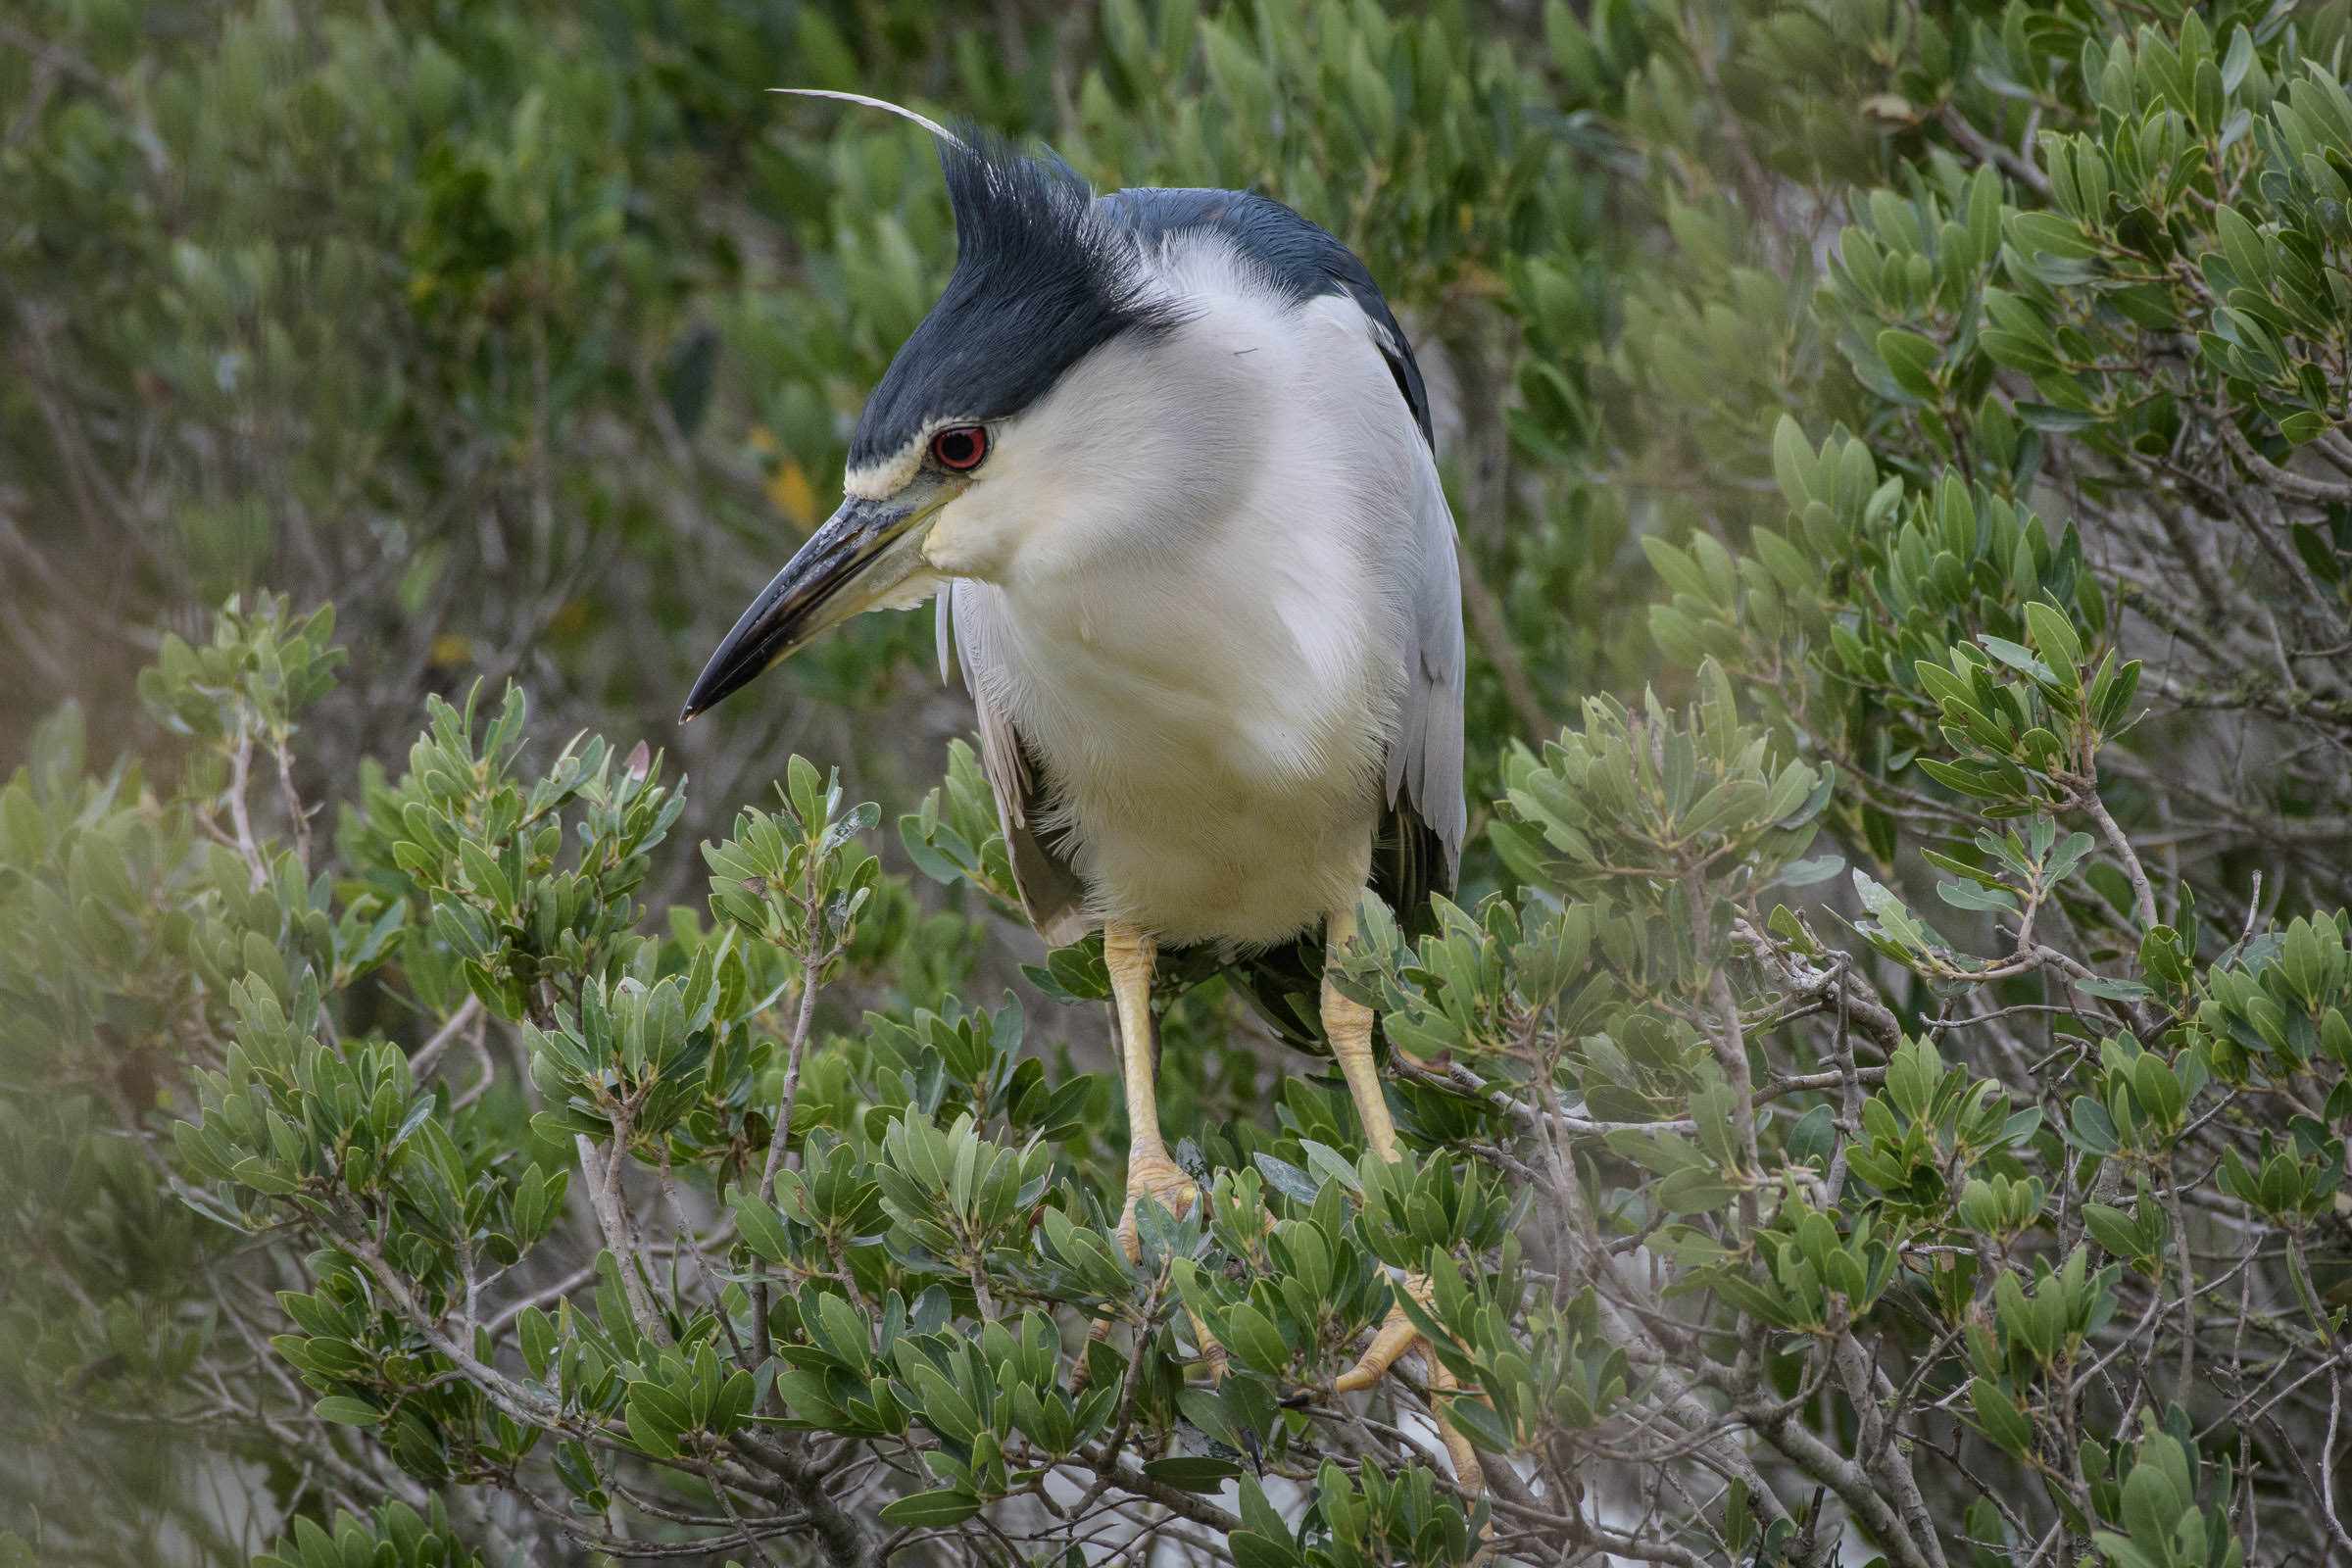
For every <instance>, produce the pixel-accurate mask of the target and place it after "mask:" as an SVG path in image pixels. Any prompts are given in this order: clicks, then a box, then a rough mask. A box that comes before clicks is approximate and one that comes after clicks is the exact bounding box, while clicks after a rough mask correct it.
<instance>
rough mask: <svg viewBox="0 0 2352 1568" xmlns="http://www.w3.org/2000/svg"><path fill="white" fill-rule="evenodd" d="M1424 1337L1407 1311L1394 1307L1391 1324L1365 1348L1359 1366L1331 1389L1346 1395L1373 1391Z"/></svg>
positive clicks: (1357, 1359)
mask: <svg viewBox="0 0 2352 1568" xmlns="http://www.w3.org/2000/svg"><path fill="white" fill-rule="evenodd" d="M1420 1338H1421V1335H1420V1331H1419V1330H1417V1329H1415V1328H1414V1327H1413V1324H1412V1320H1411V1319H1410V1318H1408V1317H1406V1316H1405V1315H1404V1308H1403V1307H1401V1306H1392V1307H1390V1308H1389V1317H1388V1321H1387V1322H1385V1323H1383V1324H1381V1326H1380V1332H1379V1333H1378V1334H1376V1335H1374V1336H1373V1337H1372V1343H1371V1344H1370V1345H1368V1346H1366V1347H1365V1348H1364V1353H1363V1354H1362V1355H1360V1356H1358V1357H1357V1358H1356V1362H1355V1365H1353V1366H1351V1367H1349V1368H1348V1370H1347V1371H1345V1372H1343V1373H1341V1374H1340V1375H1339V1376H1338V1377H1337V1378H1335V1379H1333V1380H1332V1385H1331V1386H1332V1387H1333V1388H1334V1389H1336V1390H1338V1391H1339V1392H1340V1393H1342V1394H1354V1393H1356V1392H1357V1391H1358V1390H1361V1389H1368V1388H1370V1387H1371V1386H1372V1385H1373V1384H1375V1383H1378V1382H1379V1381H1380V1380H1381V1379H1382V1378H1385V1377H1387V1376H1388V1375H1389V1368H1390V1367H1392V1366H1394V1365H1396V1364H1397V1357H1398V1356H1400V1355H1402V1354H1404V1352H1405V1351H1407V1350H1409V1349H1411V1348H1413V1345H1414V1343H1415V1342H1416V1341H1418V1340H1419V1339H1420Z"/></svg>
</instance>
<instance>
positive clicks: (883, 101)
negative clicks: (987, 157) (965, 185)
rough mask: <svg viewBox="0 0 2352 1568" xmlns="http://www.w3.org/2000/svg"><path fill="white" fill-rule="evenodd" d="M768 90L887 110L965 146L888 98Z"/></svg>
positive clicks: (811, 90) (819, 90)
mask: <svg viewBox="0 0 2352 1568" xmlns="http://www.w3.org/2000/svg"><path fill="white" fill-rule="evenodd" d="M767 90H768V91H769V92H784V93H790V94H792V95H793V96H794V97H796V98H834V99H838V100H840V101H841V102H843V103H845V104H863V105H864V106H865V107H866V108H868V109H882V110H887V111H889V112H890V113H891V114H894V115H897V116H898V117H899V118H900V119H901V120H911V121H913V122H914V123H916V124H918V125H920V126H922V127H923V128H924V129H925V130H927V131H929V132H930V133H931V134H932V135H934V136H937V137H938V138H939V139H940V140H941V141H944V142H946V143H948V144H949V145H950V146H952V147H961V146H963V138H962V137H960V136H958V135H956V133H955V132H954V131H952V130H950V129H948V128H947V127H946V126H945V125H942V124H940V123H938V122H937V121H935V120H926V119H925V118H923V117H922V116H921V115H918V114H916V113H915V112H914V111H913V110H911V109H908V108H907V107H906V106H905V105H904V104H894V103H892V102H891V101H890V100H889V99H887V98H868V97H867V96H866V95H865V94H863V93H861V92H835V91H833V90H832V89H831V88H828V87H770V88H768V89H767Z"/></svg>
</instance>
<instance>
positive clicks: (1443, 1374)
mask: <svg viewBox="0 0 2352 1568" xmlns="http://www.w3.org/2000/svg"><path fill="white" fill-rule="evenodd" d="M1404 1290H1405V1292H1406V1294H1408V1295H1410V1296H1411V1297H1412V1299H1414V1300H1415V1301H1416V1302H1418V1303H1419V1304H1420V1306H1421V1309H1422V1310H1423V1311H1425V1312H1426V1311H1428V1310H1429V1309H1430V1302H1431V1300H1432V1296H1433V1293H1432V1292H1431V1290H1430V1285H1429V1278H1428V1276H1427V1275H1424V1274H1421V1273H1418V1272H1416V1273H1411V1274H1407V1275H1406V1276H1405V1277H1404ZM1416 1348H1418V1349H1419V1350H1420V1352H1421V1362H1422V1364H1423V1365H1424V1366H1426V1367H1427V1368H1428V1369H1429V1396H1430V1397H1429V1413H1430V1414H1431V1415H1433V1416H1435V1417H1436V1418H1437V1423H1438V1436H1439V1437H1441V1438H1443V1439H1445V1440H1446V1456H1447V1457H1449V1458H1450V1459H1452V1460H1453V1478H1454V1480H1455V1481H1456V1482H1457V1483H1458V1484H1459V1485H1460V1486H1461V1489H1462V1490H1463V1491H1464V1492H1467V1493H1469V1494H1471V1495H1474V1496H1484V1495H1486V1490H1487V1477H1486V1472H1485V1471H1484V1470H1482V1469H1481V1468H1480V1467H1479V1462H1478V1450H1477V1449H1476V1448H1473V1447H1472V1446H1470V1440H1469V1439H1468V1438H1465V1437H1464V1436H1462V1433H1461V1429H1460V1428H1458V1427H1456V1426H1455V1425H1454V1424H1453V1423H1452V1422H1451V1421H1449V1420H1447V1419H1446V1398H1445V1396H1446V1394H1448V1393H1450V1392H1452V1391H1453V1390H1454V1389H1456V1388H1458V1387H1460V1385H1459V1384H1458V1383H1457V1382H1456V1381H1455V1380H1454V1376H1453V1374H1452V1373H1451V1372H1449V1371H1447V1370H1446V1365H1445V1363H1444V1362H1442V1361H1440V1360H1439V1359H1438V1357H1437V1352H1436V1351H1434V1350H1432V1349H1431V1348H1429V1342H1428V1341H1427V1340H1426V1339H1424V1338H1422V1335H1421V1331H1420V1330H1419V1329H1417V1328H1415V1327H1413V1320H1412V1319H1411V1318H1408V1317H1406V1316H1405V1315H1404V1308H1403V1307H1402V1306H1401V1305H1397V1306H1392V1307H1390V1308H1389V1316H1388V1321H1386V1322H1384V1323H1383V1324H1381V1326H1380V1332H1379V1333H1378V1334H1376V1335H1374V1336H1373V1337H1372V1343H1371V1344H1370V1345H1368V1346H1366V1347H1365V1348H1364V1353H1363V1354H1362V1355H1360V1356H1358V1357H1357V1358H1356V1362H1355V1365H1353V1366H1351V1367H1349V1368H1348V1370H1347V1371H1345V1372H1343V1373H1341V1374H1340V1375H1339V1376H1338V1377H1337V1378H1335V1379H1334V1380H1333V1381H1332V1385H1331V1386H1332V1388H1333V1389H1334V1390H1336V1391H1337V1392H1339V1393H1341V1394H1354V1393H1356V1392H1358V1391H1360V1390H1363V1389H1368V1388H1370V1387H1372V1385H1374V1384H1375V1383H1378V1382H1379V1381H1380V1380H1381V1379H1382V1378H1384V1377H1387V1376H1388V1375H1389V1368H1390V1367H1392V1366H1395V1365H1396V1364H1397V1361H1398V1360H1400V1359H1402V1358H1403V1356H1404V1355H1405V1354H1406V1352H1408V1351H1410V1350H1413V1349H1416Z"/></svg>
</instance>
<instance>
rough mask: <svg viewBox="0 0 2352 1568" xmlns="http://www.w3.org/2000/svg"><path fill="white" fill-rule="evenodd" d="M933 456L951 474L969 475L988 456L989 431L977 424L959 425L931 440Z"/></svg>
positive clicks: (941, 432)
mask: <svg viewBox="0 0 2352 1568" xmlns="http://www.w3.org/2000/svg"><path fill="white" fill-rule="evenodd" d="M931 455H932V456H933V457H935V458H937V459H938V460H939V466H941V467H943V468H945V469H947V470H948V471H949V472H950V473H969V472H971V471H972V470H973V469H974V468H977V467H978V466H980V460H981V459H983V458H985V457H987V456H988V431H987V429H986V428H985V427H984V426H981V425H977V424H959V425H956V427H955V428H954V429H952V430H942V431H940V432H939V434H937V435H935V436H933V437H932V438H931Z"/></svg>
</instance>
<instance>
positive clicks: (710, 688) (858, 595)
mask: <svg viewBox="0 0 2352 1568" xmlns="http://www.w3.org/2000/svg"><path fill="white" fill-rule="evenodd" d="M924 515H925V512H924V509H922V508H919V507H907V506H904V505H902V504H899V503H896V502H889V501H864V500H860V499H858V498H857V497H855V496H853V497H852V498H850V499H849V500H847V501H844V502H843V503H842V504H841V510H840V511H838V512H836V513H834V514H833V515H832V516H830V517H828V518H826V519H825V522H824V525H823V526H822V527H820V528H818V529H817V530H816V532H815V533H813V534H811V535H809V542H808V543H807V544H805V545H803V546H801V548H800V551H799V552H798V553H797V554H796V555H794V556H793V558H792V561H791V563H790V564H787V565H786V566H785V568H784V569H783V570H782V571H779V572H777V573H776V579H775V581H773V582H771V583H769V584H768V585H767V586H766V588H764V589H762V590H761V591H760V597H759V598H758V599H755V600H753V601H752V608H751V609H749V610H747V611H745V612H744V613H743V618H742V619H741V620H738V621H737V622H735V629H734V630H733V631H730V632H728V633H727V636H726V640H725V641H724V642H722V643H720V644H719V645H718V652H716V653H714V654H712V655H711V662H710V663H708V664H706V665H704V666H703V673H702V675H701V677H700V678H698V679H697V680H696V681H695V683H694V690H693V691H692V692H691V693H689V694H688V695H687V698H686V711H684V712H683V713H680V714H679V715H678V722H680V723H681V724H682V723H684V722H685V721H686V720H688V719H690V718H692V717H694V716H695V714H697V713H700V712H703V711H707V710H709V709H711V708H713V707H715V706H716V705H717V704H718V703H719V702H720V700H722V699H723V698H725V697H727V696H729V695H730V694H732V693H734V692H737V691H740V690H742V689H743V688H744V687H746V686H748V685H750V684H751V683H752V682H753V681H754V680H756V679H758V678H759V677H760V674H761V673H763V672H764V671H765V670H766V669H767V668H768V666H770V665H771V664H774V663H775V662H778V661H779V660H782V659H784V658H786V657H788V656H789V655H791V654H793V653H795V652H796V651H798V650H799V649H801V648H802V647H804V646H806V645H807V644H808V643H809V640H810V639H811V638H813V637H815V636H816V635H817V633H819V632H821V631H824V630H825V629H826V628H828V627H831V626H836V625H839V624H840V623H841V622H843V621H845V620H847V619H849V618H850V617H851V616H852V615H855V614H857V613H858V612H859V611H861V610H871V609H875V608H877V607H878V606H881V605H883V604H885V603H888V602H890V601H891V600H892V598H893V596H894V593H895V591H897V590H899V589H901V588H903V587H905V586H907V582H908V579H909V578H912V577H914V576H916V575H917V574H918V573H920V572H922V571H923V569H924V568H923V560H922V530H921V529H919V528H917V527H916V526H915V524H916V523H918V522H920V521H921V520H922V518H923V516H924Z"/></svg>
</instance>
